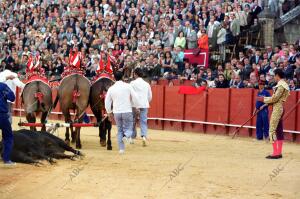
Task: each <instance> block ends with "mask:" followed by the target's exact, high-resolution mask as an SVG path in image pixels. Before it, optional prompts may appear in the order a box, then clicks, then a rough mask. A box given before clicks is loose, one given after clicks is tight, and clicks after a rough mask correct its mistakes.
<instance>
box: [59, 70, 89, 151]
mask: <svg viewBox="0 0 300 199" xmlns="http://www.w3.org/2000/svg"><path fill="white" fill-rule="evenodd" d="M90 87H91V84H90V81H89V80H88V79H87V78H86V77H84V76H83V75H81V74H76V73H74V74H70V75H68V76H66V77H64V78H63V79H62V81H61V82H60V85H59V89H58V94H57V98H56V99H55V102H54V107H55V106H56V103H57V101H58V100H59V103H60V107H61V111H62V113H63V115H64V117H65V122H67V123H72V122H75V121H76V122H78V123H81V122H82V120H83V115H84V113H85V110H86V108H87V106H88V104H89V95H90ZM70 110H74V111H75V113H76V114H75V120H73V121H72V119H71V114H70ZM65 136H66V139H65V141H66V142H67V143H68V144H69V143H70V138H69V128H66V134H65ZM71 136H72V143H74V142H75V141H76V148H78V149H80V148H81V141H80V127H76V129H75V132H73V130H72V128H71Z"/></svg>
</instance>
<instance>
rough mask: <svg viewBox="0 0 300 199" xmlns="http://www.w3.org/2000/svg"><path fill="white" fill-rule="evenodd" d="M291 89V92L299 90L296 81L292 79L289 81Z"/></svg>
mask: <svg viewBox="0 0 300 199" xmlns="http://www.w3.org/2000/svg"><path fill="white" fill-rule="evenodd" d="M288 83H289V87H290V90H291V91H295V90H297V89H298V87H297V85H296V79H291V80H289V82H288Z"/></svg>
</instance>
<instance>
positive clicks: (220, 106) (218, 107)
mask: <svg viewBox="0 0 300 199" xmlns="http://www.w3.org/2000/svg"><path fill="white" fill-rule="evenodd" d="M229 100H230V89H221V88H218V89H209V90H208V101H207V107H208V108H207V121H208V122H216V123H222V124H227V123H228V119H229V104H230V103H229V102H230V101H229ZM207 132H208V133H218V134H224V133H228V128H226V127H225V125H224V126H216V125H208V126H207Z"/></svg>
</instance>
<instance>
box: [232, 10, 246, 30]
mask: <svg viewBox="0 0 300 199" xmlns="http://www.w3.org/2000/svg"><path fill="white" fill-rule="evenodd" d="M247 14H248V13H246V12H245V11H244V10H242V6H241V5H238V7H237V11H236V12H235V16H236V19H237V20H238V21H239V22H240V29H241V31H243V30H245V28H246V27H247V25H248V23H247Z"/></svg>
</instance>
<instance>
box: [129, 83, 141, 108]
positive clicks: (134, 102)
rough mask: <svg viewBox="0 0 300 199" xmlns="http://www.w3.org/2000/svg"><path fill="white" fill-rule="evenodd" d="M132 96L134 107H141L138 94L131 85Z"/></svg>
mask: <svg viewBox="0 0 300 199" xmlns="http://www.w3.org/2000/svg"><path fill="white" fill-rule="evenodd" d="M130 96H131V100H132V104H133V106H134V107H139V106H140V103H139V99H138V95H137V94H136V92H135V91H134V89H133V87H132V86H131V85H130Z"/></svg>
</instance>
